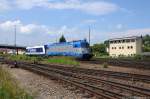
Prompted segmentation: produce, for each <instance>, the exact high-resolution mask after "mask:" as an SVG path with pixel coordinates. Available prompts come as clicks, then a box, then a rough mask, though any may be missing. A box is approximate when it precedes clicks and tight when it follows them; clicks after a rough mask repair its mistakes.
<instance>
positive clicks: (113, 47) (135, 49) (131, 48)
mask: <svg viewBox="0 0 150 99" xmlns="http://www.w3.org/2000/svg"><path fill="white" fill-rule="evenodd" d="M108 52H109V55H110V56H112V57H118V56H134V55H136V54H141V53H142V37H139V36H132V37H124V38H114V39H110V40H109V49H108Z"/></svg>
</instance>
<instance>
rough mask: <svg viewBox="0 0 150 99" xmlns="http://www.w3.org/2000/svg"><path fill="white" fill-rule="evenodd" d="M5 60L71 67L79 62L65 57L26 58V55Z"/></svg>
mask: <svg viewBox="0 0 150 99" xmlns="http://www.w3.org/2000/svg"><path fill="white" fill-rule="evenodd" d="M7 59H9V60H16V61H27V62H36V63H39V62H42V63H46V64H49V63H53V64H63V65H73V66H79V62H78V61H76V60H75V58H73V57H66V56H53V57H47V58H46V57H38V56H32V57H31V56H27V55H8V56H7Z"/></svg>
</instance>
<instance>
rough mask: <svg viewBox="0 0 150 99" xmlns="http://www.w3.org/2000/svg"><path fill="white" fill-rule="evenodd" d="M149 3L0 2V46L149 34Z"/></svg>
mask: <svg viewBox="0 0 150 99" xmlns="http://www.w3.org/2000/svg"><path fill="white" fill-rule="evenodd" d="M149 4H150V0H0V44H14V26H15V25H16V27H17V44H18V45H22V46H33V45H42V44H47V43H53V42H56V40H58V38H59V37H60V36H61V35H62V34H64V35H65V37H66V39H67V40H68V41H71V40H79V39H84V38H88V28H89V26H90V27H91V43H92V44H94V43H100V42H103V41H104V40H107V39H110V38H114V37H124V36H139V35H145V34H150V6H149Z"/></svg>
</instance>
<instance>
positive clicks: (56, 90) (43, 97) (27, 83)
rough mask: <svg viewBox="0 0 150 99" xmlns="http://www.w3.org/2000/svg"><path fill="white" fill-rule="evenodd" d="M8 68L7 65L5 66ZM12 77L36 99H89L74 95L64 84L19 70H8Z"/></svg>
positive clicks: (81, 95)
mask: <svg viewBox="0 0 150 99" xmlns="http://www.w3.org/2000/svg"><path fill="white" fill-rule="evenodd" d="M5 67H7V65H6V66H5ZM7 69H8V70H9V71H10V73H11V74H12V76H13V77H14V78H15V79H16V80H17V81H18V82H19V84H20V86H21V87H22V88H24V89H25V90H27V92H28V93H30V94H31V95H33V96H35V99H87V98H85V97H83V94H80V93H74V92H73V91H70V90H68V89H67V87H66V88H65V87H63V85H62V84H59V83H58V82H56V81H54V80H50V79H49V78H46V77H44V76H41V75H37V74H35V73H32V72H30V71H27V70H23V69H19V68H11V69H10V68H8V67H7Z"/></svg>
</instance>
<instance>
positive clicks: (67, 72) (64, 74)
mask: <svg viewBox="0 0 150 99" xmlns="http://www.w3.org/2000/svg"><path fill="white" fill-rule="evenodd" d="M10 64H11V62H10ZM18 65H19V66H20V67H21V68H24V69H28V70H31V71H34V72H37V73H40V74H43V75H47V76H48V77H51V78H54V79H57V80H60V81H62V82H65V83H68V84H70V85H71V86H72V85H73V86H76V87H77V88H78V89H80V90H84V91H86V92H87V93H89V94H91V95H92V96H96V97H98V98H100V99H101V98H104V99H123V98H127V99H128V97H131V96H136V97H148V98H144V99H149V97H150V93H149V92H150V89H146V88H142V87H137V86H133V85H127V84H124V83H120V82H115V81H111V80H108V79H107V80H106V79H102V78H100V76H105V75H107V76H112V75H113V76H112V77H116V76H118V75H120V74H118V72H111V71H106V72H105V71H99V70H98V71H97V70H90V69H82V68H73V67H62V66H58V65H55V66H54V65H45V64H31V63H24V62H19V63H18ZM92 72H93V73H92ZM99 73H100V74H99ZM119 73H120V72H119ZM114 75H115V76H114ZM123 76H127V77H126V80H127V79H130V77H132V78H133V77H134V78H136V77H139V78H140V80H143V78H142V79H141V77H144V80H143V81H146V82H147V83H148V81H149V78H147V79H148V81H147V80H145V79H146V77H149V76H146V77H145V76H144V75H137V74H121V76H119V79H120V78H121V77H123ZM137 80H139V79H137Z"/></svg>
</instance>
